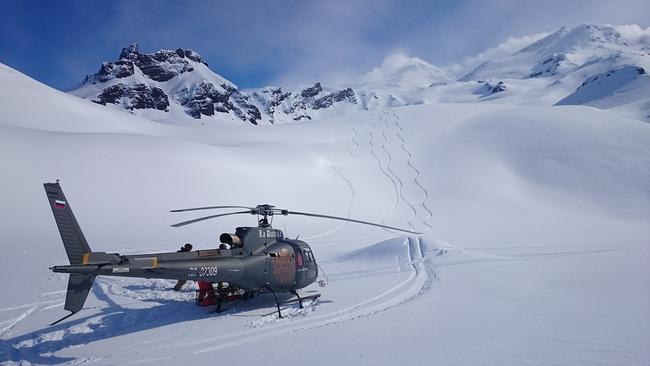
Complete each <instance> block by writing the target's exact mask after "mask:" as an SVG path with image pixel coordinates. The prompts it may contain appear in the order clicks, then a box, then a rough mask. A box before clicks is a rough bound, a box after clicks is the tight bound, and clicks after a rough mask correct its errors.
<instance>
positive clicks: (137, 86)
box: [71, 44, 357, 124]
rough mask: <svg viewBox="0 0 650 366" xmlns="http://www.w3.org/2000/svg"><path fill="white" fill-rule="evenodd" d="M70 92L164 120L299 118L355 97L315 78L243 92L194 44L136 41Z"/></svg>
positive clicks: (275, 119)
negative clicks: (160, 45)
mask: <svg viewBox="0 0 650 366" xmlns="http://www.w3.org/2000/svg"><path fill="white" fill-rule="evenodd" d="M71 93H72V94H74V95H77V96H80V97H82V98H86V99H90V100H92V101H93V102H96V103H99V104H102V105H109V106H116V107H118V108H121V109H126V110H130V111H133V112H136V114H138V115H141V116H143V117H146V118H149V119H152V120H163V121H169V120H174V119H181V120H183V119H186V118H188V117H190V118H193V119H209V118H211V117H215V116H216V117H217V118H219V119H224V118H230V119H233V120H241V121H247V122H250V123H252V124H258V123H260V122H262V121H266V122H270V123H275V122H278V121H285V120H290V121H299V120H301V119H311V118H312V117H313V116H314V115H317V114H319V113H318V111H320V110H325V109H328V108H330V107H332V106H333V105H335V104H341V103H347V104H356V103H357V101H356V98H355V95H354V92H353V91H352V90H351V89H343V90H331V89H327V88H323V87H322V85H321V84H320V83H316V84H314V85H313V86H311V87H308V88H305V89H302V90H289V91H287V90H283V89H282V88H271V87H269V88H265V89H262V90H256V91H252V92H242V91H241V90H239V88H238V87H237V86H236V85H235V84H233V83H232V82H230V81H229V80H227V79H225V78H224V77H222V76H221V75H219V74H216V73H215V72H213V71H212V70H211V69H210V68H209V67H208V64H207V63H206V62H205V61H204V60H203V59H202V58H201V56H200V55H199V54H198V53H197V52H195V51H193V50H188V49H182V48H178V49H176V50H160V51H157V52H154V53H150V54H147V53H141V52H140V51H139V49H138V45H137V44H133V45H131V46H129V47H127V48H124V49H122V52H121V53H120V57H119V60H118V61H114V62H104V63H103V64H102V66H101V68H100V69H99V71H98V72H97V73H95V74H93V75H89V76H87V77H86V79H85V80H84V82H83V84H82V85H81V86H80V87H78V88H77V89H75V90H73V91H72V92H71Z"/></svg>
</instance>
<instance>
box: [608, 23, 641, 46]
mask: <svg viewBox="0 0 650 366" xmlns="http://www.w3.org/2000/svg"><path fill="white" fill-rule="evenodd" d="M614 28H616V30H617V31H618V32H619V33H620V34H621V35H622V36H623V37H625V38H626V39H628V40H629V41H630V42H632V43H636V44H647V45H650V27H648V28H645V29H643V28H641V27H639V26H638V25H637V24H623V25H615V26H614Z"/></svg>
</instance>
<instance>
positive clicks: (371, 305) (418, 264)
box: [178, 237, 438, 354]
mask: <svg viewBox="0 0 650 366" xmlns="http://www.w3.org/2000/svg"><path fill="white" fill-rule="evenodd" d="M404 240H405V244H406V245H405V250H406V252H407V253H406V254H407V255H408V258H409V261H408V263H401V264H400V266H401V267H402V268H401V271H402V272H405V273H409V274H408V277H407V278H406V279H405V280H404V281H401V282H400V283H398V284H396V285H395V286H393V287H390V288H388V289H386V290H384V291H382V292H381V293H379V294H377V295H375V296H372V297H370V298H368V299H366V300H364V301H362V302H359V303H357V304H354V305H351V306H348V307H345V308H342V309H337V310H335V311H332V312H329V313H325V314H317V315H310V316H304V315H305V314H306V313H310V312H311V311H312V310H311V309H310V308H309V307H307V308H306V309H307V310H305V309H303V310H305V311H304V312H298V313H297V314H298V315H299V316H301V318H300V319H296V318H291V317H288V318H283V319H278V318H277V316H276V315H275V314H273V315H268V316H266V319H265V320H264V321H262V322H261V323H265V322H266V323H270V324H272V325H270V326H266V327H262V328H254V329H253V330H249V331H244V332H240V333H235V334H232V333H230V334H228V335H222V336H218V337H214V338H208V339H202V340H201V341H194V342H188V343H184V344H179V345H178V347H196V346H200V345H202V344H205V343H215V342H217V341H220V340H223V339H233V338H234V339H237V340H235V341H230V342H225V343H221V342H220V343H219V345H218V346H213V347H207V348H202V349H199V350H196V351H195V352H194V354H200V353H205V352H211V351H217V350H221V349H224V348H229V347H233V346H237V345H240V344H244V343H248V342H253V341H256V340H259V339H261V338H266V337H271V336H278V335H282V334H288V333H295V332H299V331H304V330H308V329H314V328H320V327H324V326H330V325H333V324H337V323H340V322H344V321H349V320H354V319H358V318H362V317H368V316H372V315H374V314H377V313H379V312H383V311H386V310H389V309H392V308H394V307H395V306H398V305H400V304H403V303H405V302H407V301H409V300H411V299H413V298H415V297H416V296H418V295H421V294H423V293H424V292H426V291H427V290H428V289H430V288H431V284H432V282H433V280H435V279H437V278H438V277H437V275H436V274H435V271H434V270H433V268H432V267H429V268H426V267H427V266H430V262H429V261H428V260H426V259H425V258H424V257H423V256H422V254H423V250H422V244H421V242H420V239H419V238H413V237H408V238H404ZM404 265H406V266H407V267H404ZM408 267H410V268H408ZM432 274H433V275H434V277H433V278H430V275H432ZM316 304H317V303H316ZM312 305H314V304H312ZM259 323H260V322H259V321H257V322H255V324H259Z"/></svg>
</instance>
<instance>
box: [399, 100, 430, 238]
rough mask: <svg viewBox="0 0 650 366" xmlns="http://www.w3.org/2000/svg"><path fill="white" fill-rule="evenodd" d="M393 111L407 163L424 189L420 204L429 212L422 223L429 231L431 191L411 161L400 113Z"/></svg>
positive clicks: (416, 182)
mask: <svg viewBox="0 0 650 366" xmlns="http://www.w3.org/2000/svg"><path fill="white" fill-rule="evenodd" d="M391 113H392V114H393V117H394V118H395V125H396V126H397V128H398V131H397V133H396V136H397V138H399V139H400V140H401V141H402V142H401V144H400V147H401V149H402V151H404V153H405V154H406V155H407V158H406V165H408V166H409V167H410V168H411V169H413V171H414V172H415V177H414V178H413V183H414V184H415V185H416V186H417V187H418V188H419V189H420V190H421V191H422V193H423V195H424V197H423V198H422V201H420V206H422V208H423V209H424V210H425V211H426V212H427V214H426V216H425V217H424V218H423V219H422V223H423V224H424V225H425V226H426V227H427V228H426V229H424V230H423V231H429V230H431V229H432V227H431V224H429V222H428V220H429V219H430V218H431V217H432V216H433V212H431V210H430V209H429V207H428V206H427V204H426V202H427V200H428V199H429V192H428V191H427V189H426V188H424V186H423V185H422V184H421V183H420V181H419V178H420V169H418V168H417V167H416V166H415V165H413V162H412V161H411V160H412V159H413V155H412V154H411V152H410V151H409V150H408V149H407V148H406V140H405V139H404V136H402V131H404V127H402V123H401V122H400V118H399V115H398V114H397V113H395V111H393V110H391Z"/></svg>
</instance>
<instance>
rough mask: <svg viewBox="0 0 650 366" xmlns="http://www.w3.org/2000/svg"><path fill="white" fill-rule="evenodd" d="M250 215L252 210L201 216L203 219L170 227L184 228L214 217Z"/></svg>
mask: <svg viewBox="0 0 650 366" xmlns="http://www.w3.org/2000/svg"><path fill="white" fill-rule="evenodd" d="M250 213H252V210H248V211H237V212H228V213H223V214H217V215H210V216H203V217H199V218H198V219H193V220H188V221H183V222H179V223H177V224H173V225H171V226H173V227H180V226H185V225H189V224H193V223H195V222H199V221H203V220H209V219H213V218H215V217H221V216H228V215H239V214H250Z"/></svg>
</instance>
